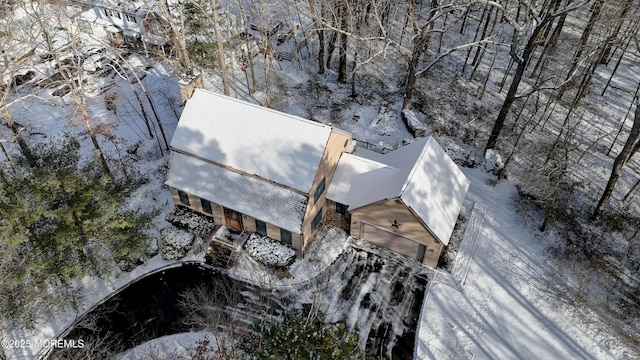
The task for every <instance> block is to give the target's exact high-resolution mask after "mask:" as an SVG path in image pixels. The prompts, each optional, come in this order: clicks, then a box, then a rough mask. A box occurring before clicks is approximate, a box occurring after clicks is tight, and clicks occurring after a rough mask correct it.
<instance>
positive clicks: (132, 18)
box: [124, 14, 138, 23]
mask: <svg viewBox="0 0 640 360" xmlns="http://www.w3.org/2000/svg"><path fill="white" fill-rule="evenodd" d="M124 17H125V19H127V21H128V22H132V23H137V22H138V20H136V16H135V15H132V14H124Z"/></svg>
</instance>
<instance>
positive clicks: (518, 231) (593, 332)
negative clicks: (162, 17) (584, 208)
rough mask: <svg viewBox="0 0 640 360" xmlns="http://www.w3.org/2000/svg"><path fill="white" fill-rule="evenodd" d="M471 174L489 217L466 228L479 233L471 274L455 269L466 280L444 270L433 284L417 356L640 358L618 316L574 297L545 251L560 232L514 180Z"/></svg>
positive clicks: (473, 191) (478, 172)
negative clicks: (528, 209) (525, 201)
mask: <svg viewBox="0 0 640 360" xmlns="http://www.w3.org/2000/svg"><path fill="white" fill-rule="evenodd" d="M465 174H466V175H467V176H468V177H469V178H471V179H472V184H471V189H470V194H469V195H468V197H469V198H470V199H472V200H473V201H476V206H478V204H484V206H486V214H485V218H484V221H478V222H475V223H474V222H473V221H470V222H469V226H470V228H467V230H466V231H467V232H473V231H476V232H477V236H478V238H477V244H476V247H475V251H474V252H473V254H472V257H471V259H470V260H471V262H470V264H469V267H468V272H467V273H466V276H464V274H463V272H456V271H455V270H454V273H455V274H459V275H458V276H456V277H455V278H456V285H461V287H458V286H451V284H449V283H447V282H444V281H439V280H438V279H437V278H436V279H435V280H434V281H432V282H431V283H430V284H429V286H428V289H427V294H426V296H425V303H424V305H423V309H422V318H421V320H420V324H419V330H418V333H419V338H418V339H417V340H416V345H417V346H416V351H415V358H416V359H593V360H596V359H597V360H605V359H612V360H613V359H634V358H636V356H637V353H634V352H632V351H631V349H629V348H627V347H626V346H625V345H624V344H622V343H620V342H619V341H618V340H617V339H618V337H619V336H620V334H619V333H618V329H616V327H615V323H604V322H600V321H595V319H596V318H595V317H594V316H593V315H590V314H589V310H588V309H580V308H575V307H573V306H572V305H571V304H570V303H569V302H568V298H569V296H568V295H567V294H563V293H562V291H563V286H566V285H563V284H562V282H561V281H562V278H561V276H560V274H558V273H556V272H555V270H554V269H553V268H552V267H551V266H550V264H549V261H548V260H547V257H548V255H547V254H546V253H545V250H546V249H547V246H548V245H549V244H550V243H552V242H553V239H546V238H544V237H542V236H540V233H539V231H538V230H537V229H536V226H535V222H532V221H531V220H532V219H531V218H530V217H528V216H527V215H525V214H521V213H518V212H517V209H516V208H515V204H514V199H515V198H516V197H517V193H516V189H515V187H514V186H513V184H511V183H508V182H505V183H499V184H497V185H496V186H495V187H493V186H491V185H488V184H487V183H488V180H489V177H488V176H487V175H486V174H484V173H483V171H481V170H478V169H475V170H470V169H465ZM465 240H467V239H465ZM465 260H469V259H465ZM456 265H465V264H464V263H460V264H456Z"/></svg>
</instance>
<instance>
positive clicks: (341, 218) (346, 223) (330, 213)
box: [324, 200, 351, 234]
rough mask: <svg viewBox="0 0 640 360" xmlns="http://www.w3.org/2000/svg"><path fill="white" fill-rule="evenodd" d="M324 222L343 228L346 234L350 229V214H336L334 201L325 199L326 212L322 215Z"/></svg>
mask: <svg viewBox="0 0 640 360" xmlns="http://www.w3.org/2000/svg"><path fill="white" fill-rule="evenodd" d="M324 222H325V223H326V224H329V225H331V226H335V227H339V228H341V229H343V230H344V231H346V232H347V234H348V233H349V232H350V231H351V229H350V227H351V214H349V213H346V215H342V214H338V213H337V212H336V203H335V201H331V200H327V213H326V214H325V216H324Z"/></svg>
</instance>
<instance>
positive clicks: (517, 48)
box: [485, 0, 589, 152]
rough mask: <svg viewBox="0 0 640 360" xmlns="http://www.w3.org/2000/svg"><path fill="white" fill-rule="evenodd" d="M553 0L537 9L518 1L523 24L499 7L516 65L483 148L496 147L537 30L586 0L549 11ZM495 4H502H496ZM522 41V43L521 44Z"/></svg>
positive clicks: (535, 41)
mask: <svg viewBox="0 0 640 360" xmlns="http://www.w3.org/2000/svg"><path fill="white" fill-rule="evenodd" d="M555 1H560V0H552V1H551V3H546V5H545V6H544V7H543V8H542V9H541V10H539V11H536V10H535V9H534V8H533V7H531V3H529V2H525V1H521V2H520V6H523V7H524V8H523V11H524V12H526V15H525V18H526V21H525V23H524V24H519V23H518V22H517V21H516V20H515V19H513V18H512V17H511V16H510V15H509V14H507V13H505V12H504V10H503V14H504V19H505V20H506V21H507V22H508V23H509V24H510V25H511V26H512V27H513V38H512V43H511V51H510V55H511V58H512V59H513V61H514V62H515V63H516V64H517V66H516V71H515V74H514V75H513V79H512V80H511V85H510V86H509V90H508V91H507V96H506V97H505V99H504V102H503V103H502V106H501V107H500V112H499V113H498V117H497V118H496V121H495V123H494V125H493V129H492V130H491V135H490V136H489V140H488V141H487V145H486V146H485V152H486V151H487V150H489V149H494V148H495V147H496V143H497V141H498V137H499V136H500V133H501V132H502V128H503V127H504V122H505V120H506V118H507V114H508V113H509V110H510V109H511V105H513V101H514V100H515V99H516V96H517V92H518V87H519V86H520V82H521V81H522V77H523V75H524V72H525V70H526V69H527V65H528V63H529V61H530V60H531V56H532V55H533V52H534V50H535V47H536V45H537V41H538V36H539V34H540V33H541V32H542V31H543V30H544V29H545V27H546V24H547V23H548V22H549V21H551V20H552V19H554V18H556V17H558V16H560V15H562V14H565V13H568V12H570V11H574V10H576V9H578V8H580V7H581V6H583V5H585V4H586V3H588V2H589V0H585V1H581V2H578V3H575V4H572V5H569V6H566V7H564V8H563V9H560V10H558V11H553V12H552V10H553V9H554V8H555V4H554V2H555ZM495 6H499V7H502V6H501V5H499V4H496V5H495ZM539 14H541V15H539ZM527 32H528V34H527ZM525 41H526V42H525ZM523 43H524V47H522V44H523Z"/></svg>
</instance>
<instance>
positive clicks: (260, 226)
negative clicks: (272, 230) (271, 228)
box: [256, 219, 267, 236]
mask: <svg viewBox="0 0 640 360" xmlns="http://www.w3.org/2000/svg"><path fill="white" fill-rule="evenodd" d="M256 232H257V233H258V234H260V235H263V236H267V223H266V222H264V221H261V220H258V219H256Z"/></svg>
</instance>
